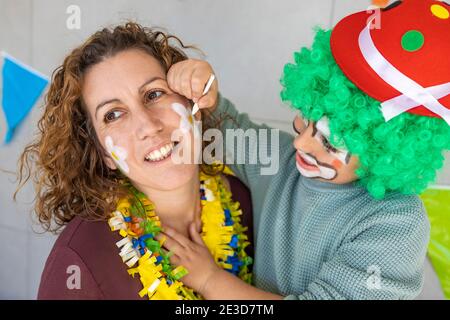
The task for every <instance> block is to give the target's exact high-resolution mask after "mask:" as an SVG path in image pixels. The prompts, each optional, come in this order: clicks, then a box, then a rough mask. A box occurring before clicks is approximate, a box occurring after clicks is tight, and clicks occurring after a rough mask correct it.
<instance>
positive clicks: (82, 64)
mask: <svg viewBox="0 0 450 320" xmlns="http://www.w3.org/2000/svg"><path fill="white" fill-rule="evenodd" d="M171 40H175V42H176V45H177V46H178V47H177V46H174V45H171V44H169V41H171ZM186 48H189V47H186V46H184V45H183V44H182V42H181V41H180V40H179V39H178V38H176V37H174V36H171V35H166V34H164V33H162V32H157V31H153V30H151V29H147V28H143V27H141V26H139V25H138V24H135V23H127V24H126V25H124V26H118V27H116V28H114V29H113V30H110V29H103V30H101V31H99V32H97V33H95V34H94V35H93V36H91V37H90V38H89V39H88V40H87V41H86V42H85V43H84V44H83V45H81V46H80V47H78V48H76V49H75V50H73V51H72V53H70V54H69V55H68V56H67V57H66V59H65V60H64V63H63V65H62V66H61V67H59V68H58V69H57V70H56V71H55V73H54V75H53V81H52V84H51V87H50V90H49V92H48V95H47V99H46V104H45V110H44V114H43V116H42V118H41V119H40V121H39V130H40V135H39V137H38V139H37V141H36V142H34V143H33V144H31V145H29V146H28V147H27V148H26V149H25V151H24V153H23V155H22V157H21V161H20V170H19V174H20V182H21V185H20V186H22V185H23V183H25V182H26V181H27V180H28V179H29V178H30V175H31V174H32V175H33V177H35V185H36V191H37V201H36V208H35V209H36V214H37V216H38V218H39V221H40V223H41V224H42V225H43V226H44V227H45V228H46V229H47V230H48V231H57V230H58V229H60V228H61V227H63V226H65V228H64V230H63V231H62V233H61V234H60V236H59V237H58V239H57V241H56V243H55V245H54V247H53V249H52V251H51V253H50V256H49V258H48V260H47V263H46V265H45V269H44V271H43V274H42V278H41V284H40V288H39V293H38V298H39V299H138V298H143V297H145V298H151V299H180V298H182V299H196V298H199V296H198V295H197V294H196V293H195V292H193V291H192V290H191V289H189V288H188V287H186V286H184V285H183V283H182V281H183V279H182V278H183V277H189V275H187V276H186V270H185V269H184V268H175V267H173V266H172V265H171V264H170V261H169V257H170V255H169V254H167V252H166V251H164V250H162V249H161V244H162V241H158V240H156V239H155V235H157V234H158V233H159V232H160V231H161V226H162V227H163V228H166V227H167V229H168V230H169V229H173V230H176V231H177V232H180V233H182V234H185V235H187V234H188V229H189V228H196V229H197V230H200V229H201V230H202V234H203V235H204V239H205V242H206V244H207V246H208V248H210V249H211V253H212V254H213V255H214V256H215V257H216V262H217V263H218V264H219V265H222V266H223V267H224V268H225V269H227V270H229V271H230V272H232V273H234V274H236V275H239V276H240V277H241V279H243V280H245V281H249V280H250V274H249V269H248V266H249V265H250V263H251V259H250V258H249V257H248V256H247V255H246V253H245V251H244V249H245V247H246V246H247V245H248V242H247V240H246V239H247V238H246V235H245V228H244V227H243V226H242V225H241V222H240V217H239V215H240V213H241V212H240V209H239V203H238V202H240V203H241V207H242V210H243V211H244V212H245V214H244V218H243V219H244V222H243V224H244V225H247V226H248V221H250V219H251V207H250V203H249V194H248V191H247V190H246V189H245V186H243V185H242V184H241V183H240V182H239V181H238V180H237V179H236V178H234V177H232V176H229V175H227V176H226V177H225V176H224V175H223V174H222V173H221V172H220V170H217V166H199V165H198V164H195V163H196V162H194V161H189V162H178V163H176V162H175V161H173V156H174V155H175V153H176V152H177V153H179V154H183V152H184V155H186V153H188V154H190V155H191V156H192V157H191V160H193V157H194V152H193V151H190V150H192V149H193V148H191V146H192V145H194V143H198V142H199V141H198V136H196V135H195V132H196V130H197V129H198V128H197V127H196V126H197V125H198V122H197V121H195V122H194V121H193V119H192V117H191V115H190V114H191V111H190V110H191V109H190V108H191V103H190V101H189V100H188V98H186V97H184V96H181V95H178V94H176V93H175V92H173V91H172V90H171V89H170V88H169V86H168V84H167V80H166V74H167V71H168V70H169V68H170V67H171V65H172V64H174V63H177V62H180V61H182V60H185V59H187V56H186V55H185V53H183V51H182V49H186ZM208 71H209V70H208ZM194 80H195V77H194ZM203 85H204V84H203ZM214 92H217V83H214V84H213V87H212V89H211V95H205V96H203V97H201V98H200V97H198V98H199V99H196V101H197V100H198V101H199V103H201V104H202V105H209V106H212V105H213V104H214V103H215V98H214V96H215V94H214ZM198 115H199V117H198V118H197V120H199V119H200V118H203V120H202V121H203V124H204V126H208V125H209V124H210V122H211V119H208V115H207V114H206V113H204V112H203V113H202V115H200V113H199V114H198ZM175 133H177V134H175ZM175 136H176V137H177V138H176V140H173V137H175ZM205 169H208V170H207V172H208V173H209V174H206V173H203V171H204V170H205ZM211 170H213V171H211ZM222 171H223V170H222ZM230 192H231V193H230ZM231 194H232V196H231ZM231 197H232V198H231ZM235 201H238V202H235ZM108 224H109V226H108ZM225 224H226V225H227V226H229V227H228V228H224V225H225ZM230 226H231V227H232V230H230ZM110 228H111V230H110ZM250 234H251V233H250ZM235 244H237V245H235ZM231 260H232V261H231ZM230 261H231V262H230ZM237 263H238V264H237ZM127 269H128V272H127ZM136 275H137V276H136ZM132 276H133V277H132Z"/></svg>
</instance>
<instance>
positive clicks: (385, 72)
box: [358, 18, 450, 125]
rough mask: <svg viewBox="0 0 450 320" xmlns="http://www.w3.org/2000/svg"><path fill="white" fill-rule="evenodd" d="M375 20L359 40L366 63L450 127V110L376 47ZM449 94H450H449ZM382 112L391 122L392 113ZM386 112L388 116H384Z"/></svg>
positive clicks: (391, 84)
mask: <svg viewBox="0 0 450 320" xmlns="http://www.w3.org/2000/svg"><path fill="white" fill-rule="evenodd" d="M373 19H374V18H372V19H371V20H369V22H368V24H367V26H366V27H365V28H364V29H363V30H362V31H361V33H360V34H359V39H358V42H359V48H360V50H361V53H362V55H363V56H364V59H365V60H366V62H367V63H368V64H369V66H370V67H371V68H372V69H373V71H375V73H377V74H378V76H380V78H382V79H383V80H384V81H385V82H386V83H387V84H389V85H390V86H392V87H393V88H395V89H396V90H397V91H399V92H401V93H402V94H403V95H405V96H407V97H408V98H410V99H411V100H413V101H415V102H416V103H417V105H419V106H420V105H423V106H425V107H426V108H427V109H428V110H430V111H432V112H434V113H435V114H437V115H439V116H440V117H442V119H444V120H445V121H446V122H447V123H448V124H449V125H450V110H449V109H447V108H446V107H444V106H443V105H442V104H441V103H440V102H439V101H438V100H437V99H436V98H435V97H434V96H433V95H432V94H430V92H428V91H427V90H426V89H425V88H424V87H422V86H421V85H420V84H418V83H417V82H415V81H414V80H412V79H410V78H409V77H407V76H406V75H404V74H403V73H402V72H400V71H399V70H398V69H397V68H395V67H394V66H393V65H392V64H391V63H390V62H389V61H388V60H386V58H384V56H383V55H382V54H381V53H380V52H379V51H378V49H377V48H376V47H375V44H374V43H373V40H372V37H371V35H370V26H371V23H372V20H373ZM448 94H450V92H448ZM408 110H409V109H408ZM382 112H383V116H385V119H386V121H388V120H390V118H389V117H390V116H392V113H389V112H386V111H385V110H383V108H382ZM385 112H386V115H385V114H384V113H385ZM394 114H395V113H394Z"/></svg>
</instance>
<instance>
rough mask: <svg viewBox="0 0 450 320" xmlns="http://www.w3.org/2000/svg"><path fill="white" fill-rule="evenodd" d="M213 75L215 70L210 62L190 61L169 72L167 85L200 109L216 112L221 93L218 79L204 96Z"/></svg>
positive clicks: (179, 63) (177, 64) (174, 67)
mask: <svg viewBox="0 0 450 320" xmlns="http://www.w3.org/2000/svg"><path fill="white" fill-rule="evenodd" d="M211 74H214V70H213V69H212V67H211V65H210V64H209V63H208V62H206V61H203V60H197V59H188V60H184V61H180V62H178V63H175V64H174V65H172V67H171V68H170V69H169V71H168V72H167V83H168V84H169V87H170V88H171V89H172V90H173V91H174V92H176V93H178V94H181V95H183V96H185V97H186V98H188V99H189V100H192V101H194V103H198V106H199V108H200V109H205V108H212V110H211V111H214V109H215V108H216V104H217V97H218V92H219V85H218V82H217V77H216V79H215V80H214V82H213V83H212V85H211V88H210V89H209V91H208V92H207V93H206V94H205V95H204V96H202V94H203V90H204V88H205V86H206V83H207V82H208V80H209V77H210V76H211Z"/></svg>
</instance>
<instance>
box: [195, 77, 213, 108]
mask: <svg viewBox="0 0 450 320" xmlns="http://www.w3.org/2000/svg"><path fill="white" fill-rule="evenodd" d="M214 79H216V76H215V75H214V74H212V75H211V76H210V77H209V80H208V82H207V83H206V86H205V89H204V90H203V93H202V97H203V96H204V95H205V94H207V93H208V91H209V89H210V88H211V85H212V83H213V82H214ZM199 109H200V108H199V107H198V104H197V103H195V104H194V106H193V107H192V115H193V116H195V114H196V113H197V112H198V110H199Z"/></svg>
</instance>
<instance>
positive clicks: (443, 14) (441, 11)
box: [430, 4, 450, 19]
mask: <svg viewBox="0 0 450 320" xmlns="http://www.w3.org/2000/svg"><path fill="white" fill-rule="evenodd" d="M430 9H431V13H432V14H433V15H434V16H435V17H438V18H439V19H448V18H449V17H450V13H449V12H448V10H447V8H445V7H444V6H442V5H440V4H433V5H432V6H431V8H430Z"/></svg>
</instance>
